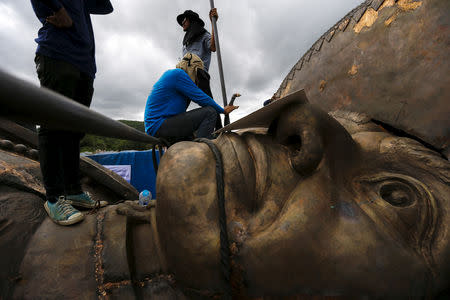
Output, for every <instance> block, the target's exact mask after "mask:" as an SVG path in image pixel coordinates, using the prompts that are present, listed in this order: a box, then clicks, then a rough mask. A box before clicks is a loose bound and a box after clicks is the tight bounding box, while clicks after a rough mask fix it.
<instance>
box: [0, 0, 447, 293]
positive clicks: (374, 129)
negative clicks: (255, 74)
mask: <svg viewBox="0 0 450 300" xmlns="http://www.w3.org/2000/svg"><path fill="white" fill-rule="evenodd" d="M448 5H449V1H438V0H423V1H412V0H399V1H395V0H386V1H383V0H372V1H366V2H364V3H363V4H362V5H361V6H359V7H358V8H356V9H355V10H353V11H352V12H351V13H349V14H348V15H347V16H346V17H344V18H343V19H342V20H341V21H340V22H338V23H337V24H336V26H334V27H333V28H332V29H330V30H329V31H328V32H327V33H326V34H324V36H323V37H322V38H321V39H319V41H318V42H317V43H316V44H314V46H313V47H312V48H311V49H310V50H309V51H308V52H307V53H306V54H305V55H304V56H303V57H302V59H301V60H300V61H299V62H298V63H297V64H296V65H295V66H294V68H293V69H292V71H291V72H290V73H289V75H288V76H287V78H286V79H285V81H284V82H283V84H282V86H281V87H280V89H279V91H278V92H277V93H276V95H275V96H276V97H278V98H281V99H280V101H278V102H274V103H273V104H270V105H269V106H267V107H265V108H262V109H261V110H259V111H257V112H255V113H254V114H252V115H250V116H249V117H248V118H246V119H244V120H242V121H238V122H236V123H235V124H231V125H230V127H228V129H241V128H242V129H245V128H247V129H245V130H241V131H240V132H238V133H230V132H227V133H223V134H222V135H221V136H220V137H219V138H218V139H216V140H215V141H214V143H215V145H216V146H217V147H218V149H219V151H220V153H221V155H222V158H223V169H224V176H223V178H224V182H225V199H226V203H225V208H226V213H227V223H226V224H227V229H228V234H229V238H230V245H229V247H230V250H231V253H232V256H231V265H232V273H231V284H232V285H233V292H234V293H235V294H234V295H233V296H234V297H236V298H242V299H411V298H412V299H416V298H418V299H447V298H448V297H449V296H450V290H449V289H448V282H450V243H449V242H450V228H449V224H450V203H449V201H450V197H449V195H450V162H449V161H448V153H449V152H448V151H449V150H448V149H449V148H448V145H449V144H448V140H449V133H448V129H449V118H448V113H449V110H448V109H449V106H448V101H447V99H448V96H449V86H450V85H449V77H448V74H447V73H448V59H447V55H448V44H449V43H448V36H449V35H448V16H447V11H448ZM302 88H304V89H305V91H306V94H307V95H308V96H309V98H310V102H311V103H309V102H308V101H307V100H306V97H305V94H304V93H303V92H301V91H300V92H297V93H292V94H289V93H291V92H293V91H297V90H301V89H302ZM288 94H289V95H288ZM283 101H284V102H283ZM362 113H366V114H362ZM56 125H57V124H56ZM248 127H259V128H258V129H248ZM226 129H227V128H224V130H223V131H226ZM0 137H1V139H0V270H2V271H1V272H0V299H10V298H13V299H39V298H41V299H42V298H45V299H133V298H136V299H185V298H189V299H204V298H215V299H217V298H220V296H221V295H223V291H224V290H225V287H226V285H227V284H229V282H224V281H223V277H222V276H221V271H220V269H221V264H220V251H219V248H220V238H219V225H218V223H219V222H218V218H219V211H218V203H217V189H216V181H217V179H218V178H216V162H215V160H214V156H213V154H212V152H211V150H210V149H209V148H208V146H207V145H205V144H201V143H194V142H182V143H178V144H175V145H173V146H172V147H170V148H169V150H168V151H167V152H166V154H165V155H164V156H163V158H162V160H161V165H160V168H159V174H158V177H157V198H158V200H157V205H156V208H152V209H142V208H141V207H139V206H136V204H135V203H133V202H125V203H121V204H119V205H110V206H108V207H106V208H103V209H100V210H99V211H97V212H94V213H92V214H88V215H87V216H86V219H85V220H84V221H83V222H82V223H80V224H77V225H75V226H71V227H62V226H58V225H56V224H54V223H53V222H52V221H51V220H50V219H48V218H46V214H45V211H44V209H43V192H44V189H43V185H42V182H41V179H40V174H39V173H40V172H39V164H38V161H37V152H36V150H35V149H32V148H33V147H35V137H33V134H32V133H30V132H28V131H26V130H25V131H24V129H23V128H20V127H17V125H15V124H13V123H10V122H8V121H5V120H0ZM6 139H10V140H13V141H12V142H11V141H9V140H6ZM82 172H84V179H83V185H84V188H85V189H86V190H88V191H90V192H91V193H92V194H93V197H94V199H98V200H109V201H110V202H116V201H118V200H121V199H133V198H136V196H137V194H136V191H133V188H132V187H130V186H129V185H127V183H126V182H125V181H123V180H121V179H120V178H117V176H115V175H114V174H111V173H108V172H107V171H106V170H104V169H102V167H101V166H98V165H96V164H95V163H92V162H90V161H89V160H87V159H83V160H82ZM153 212H156V220H157V221H156V222H153V223H152V220H154V219H155V215H153V214H152V213H153ZM152 216H153V218H152ZM155 225H157V229H156V227H155Z"/></svg>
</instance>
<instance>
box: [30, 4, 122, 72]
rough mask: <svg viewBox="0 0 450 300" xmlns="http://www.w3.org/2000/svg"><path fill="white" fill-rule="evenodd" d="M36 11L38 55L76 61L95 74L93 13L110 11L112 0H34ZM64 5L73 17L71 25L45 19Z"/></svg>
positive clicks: (77, 64)
mask: <svg viewBox="0 0 450 300" xmlns="http://www.w3.org/2000/svg"><path fill="white" fill-rule="evenodd" d="M31 4H32V6H33V9H34V13H35V14H36V16H37V17H38V19H39V21H41V23H42V25H43V26H42V27H41V28H40V29H39V32H38V37H37V39H35V41H36V43H38V47H37V50H36V53H37V54H41V55H45V56H48V57H50V58H53V59H57V60H63V61H66V62H68V63H71V64H73V65H74V66H75V67H77V68H78V69H79V70H80V71H82V72H85V73H87V74H88V75H90V76H91V77H92V78H94V77H95V72H96V66H95V43H94V32H93V30H92V23H91V16H90V14H109V13H111V12H112V11H113V7H112V5H111V2H110V1H109V0H31ZM61 7H64V8H65V9H66V11H67V13H68V14H69V16H70V17H71V18H72V21H73V25H72V27H70V28H57V27H55V26H54V25H52V24H50V23H48V22H47V21H46V20H45V19H46V18H47V17H49V16H51V15H53V14H54V13H55V12H56V11H58V10H59V9H61Z"/></svg>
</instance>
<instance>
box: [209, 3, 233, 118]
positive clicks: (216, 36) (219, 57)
mask: <svg viewBox="0 0 450 300" xmlns="http://www.w3.org/2000/svg"><path fill="white" fill-rule="evenodd" d="M209 3H210V4H211V9H213V8H214V0H209ZM212 25H213V30H214V41H215V44H216V51H217V63H218V65H219V75H220V85H221V86H222V98H223V106H224V107H225V106H227V105H228V100H227V91H226V89H225V78H224V76H223V67H222V55H221V54H220V43H219V32H218V31H217V19H216V18H215V17H214V18H212ZM224 123H225V125H228V124H229V123H230V117H229V116H228V115H225V121H224Z"/></svg>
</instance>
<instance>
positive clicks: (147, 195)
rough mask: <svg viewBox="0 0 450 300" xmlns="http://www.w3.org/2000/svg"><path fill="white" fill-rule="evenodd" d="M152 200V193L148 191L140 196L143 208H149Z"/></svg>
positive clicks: (144, 191)
mask: <svg viewBox="0 0 450 300" xmlns="http://www.w3.org/2000/svg"><path fill="white" fill-rule="evenodd" d="M151 199H152V193H150V191H148V190H143V191H142V192H141V193H140V194H139V204H140V205H141V206H147V205H148V204H149V203H150V200H151Z"/></svg>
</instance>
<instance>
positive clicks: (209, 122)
mask: <svg viewBox="0 0 450 300" xmlns="http://www.w3.org/2000/svg"><path fill="white" fill-rule="evenodd" d="M217 115H218V113H217V111H216V110H215V109H214V108H213V107H211V106H205V107H201V108H197V109H193V110H190V111H188V112H185V113H182V114H179V115H176V116H173V117H171V118H168V119H166V120H164V122H163V123H162V124H161V127H159V129H158V131H157V132H156V137H162V138H164V139H166V140H167V141H169V142H170V143H175V142H178V141H183V140H192V139H194V132H196V137H198V138H208V139H212V138H213V136H212V133H213V132H214V126H215V124H216V119H217Z"/></svg>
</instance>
